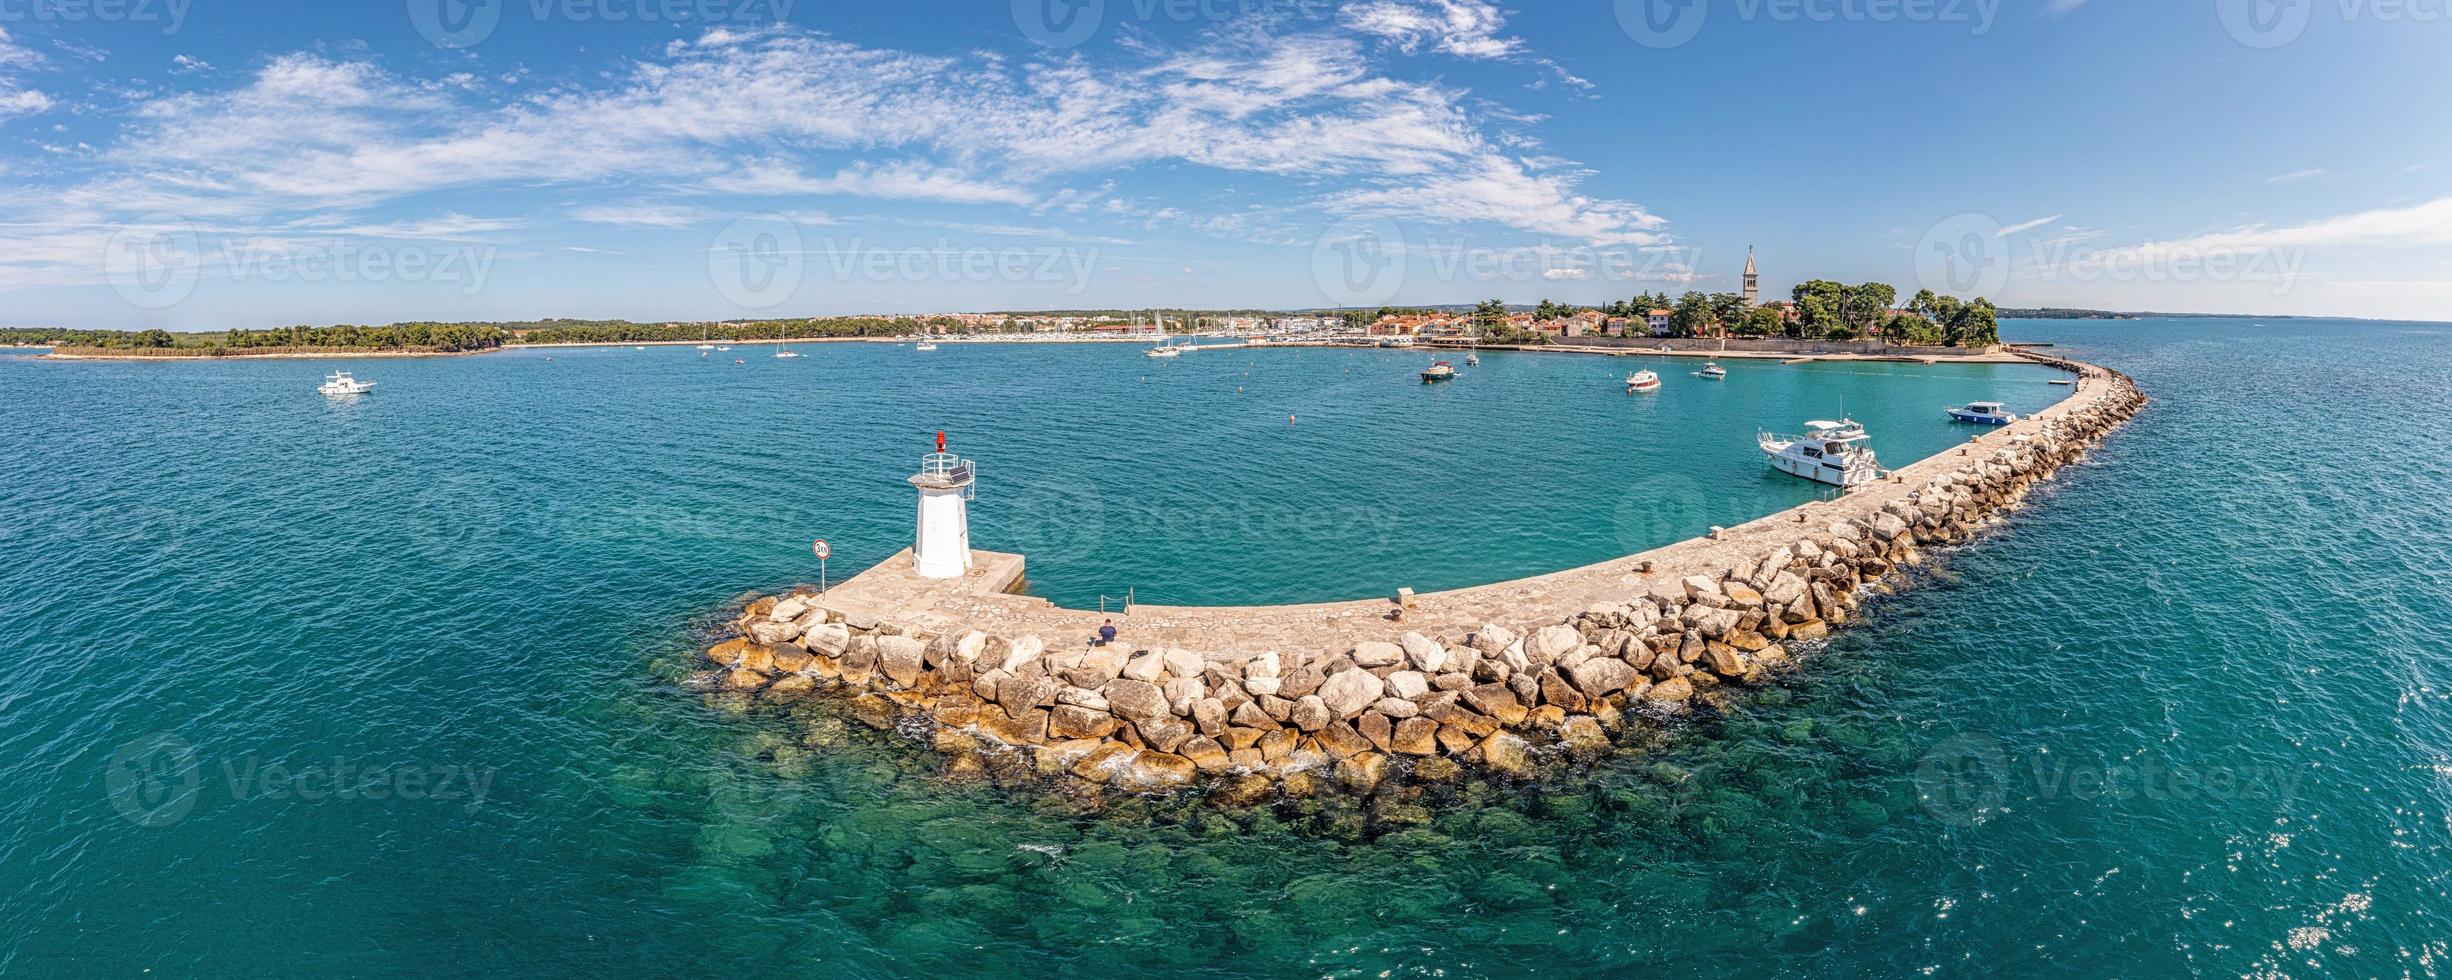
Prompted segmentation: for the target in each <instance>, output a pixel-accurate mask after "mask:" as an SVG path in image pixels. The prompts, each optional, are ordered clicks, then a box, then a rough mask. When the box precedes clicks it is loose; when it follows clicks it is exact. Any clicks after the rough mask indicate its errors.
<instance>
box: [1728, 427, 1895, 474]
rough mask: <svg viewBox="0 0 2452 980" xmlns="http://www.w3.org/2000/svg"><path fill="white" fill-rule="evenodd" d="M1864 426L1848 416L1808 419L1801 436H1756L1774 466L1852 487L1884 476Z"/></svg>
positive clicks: (1781, 470)
mask: <svg viewBox="0 0 2452 980" xmlns="http://www.w3.org/2000/svg"><path fill="white" fill-rule="evenodd" d="M1870 438H1872V437H1871V436H1868V435H1866V434H1865V427H1864V426H1862V425H1858V424H1857V423H1856V422H1854V421H1852V420H1849V419H1841V420H1839V421H1837V422H1807V423H1805V434H1804V435H1801V436H1788V435H1773V434H1770V433H1763V434H1762V435H1760V436H1758V437H1757V441H1758V442H1759V443H1760V444H1761V446H1762V452H1763V455H1765V456H1768V457H1770V459H1771V466H1772V468H1773V469H1776V470H1778V471H1780V472H1782V473H1786V474H1788V475H1790V476H1801V477H1804V478H1805V479H1808V480H1813V481H1815V482H1818V483H1828V484H1830V485H1832V486H1835V487H1853V486H1860V485H1862V484H1867V483H1871V482H1873V481H1875V480H1879V479H1881V478H1882V466H1881V462H1880V461H1879V460H1877V459H1875V458H1874V456H1873V450H1872V448H1871V447H1869V446H1866V445H1865V441H1866V440H1868V439H1870Z"/></svg>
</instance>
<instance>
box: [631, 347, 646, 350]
mask: <svg viewBox="0 0 2452 980" xmlns="http://www.w3.org/2000/svg"><path fill="white" fill-rule="evenodd" d="M630 349H631V350H646V349H647V348H644V347H633V348H630Z"/></svg>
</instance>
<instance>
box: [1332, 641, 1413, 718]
mask: <svg viewBox="0 0 2452 980" xmlns="http://www.w3.org/2000/svg"><path fill="white" fill-rule="evenodd" d="M1388 645H1389V646H1391V647H1394V646H1395V644H1393V643H1391V644H1388ZM1387 688H1388V685H1387V682H1385V681H1382V680H1380V679H1379V678H1378V677H1377V676H1376V675H1373V674H1372V673H1371V672H1370V671H1367V670H1363V669H1362V668H1360V667H1353V668H1348V669H1346V670H1343V671H1339V672H1338V673H1337V674H1336V676H1334V677H1330V678H1329V679H1328V681H1327V683H1324V684H1321V685H1320V700H1321V701H1322V702H1323V703H1325V704H1326V705H1327V706H1328V710H1329V711H1331V712H1333V713H1335V714H1336V716H1337V717H1339V718H1352V717H1354V716H1355V715H1359V714H1361V713H1362V712H1363V711H1364V710H1366V709H1368V708H1369V707H1370V706H1371V703H1372V702H1374V701H1377V700H1379V699H1380V697H1381V696H1382V695H1384V694H1385V693H1386V692H1387Z"/></svg>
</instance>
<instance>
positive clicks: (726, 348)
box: [716, 347, 732, 351]
mask: <svg viewBox="0 0 2452 980" xmlns="http://www.w3.org/2000/svg"><path fill="white" fill-rule="evenodd" d="M731 349H732V348H730V347H718V348H716V350H719V351H728V350H731Z"/></svg>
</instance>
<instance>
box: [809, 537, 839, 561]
mask: <svg viewBox="0 0 2452 980" xmlns="http://www.w3.org/2000/svg"><path fill="white" fill-rule="evenodd" d="M810 550H812V551H815V552H817V560H819V561H825V560H826V559H828V558H830V557H833V556H834V549H833V548H830V547H827V546H826V539H824V538H819V539H817V544H816V545H815V546H813V547H812V548H810Z"/></svg>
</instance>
